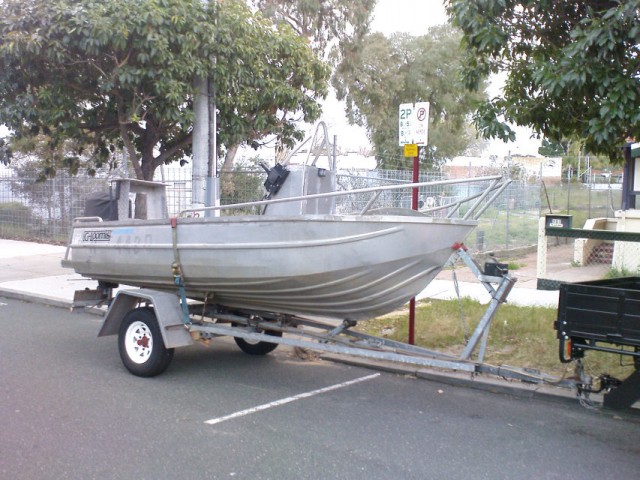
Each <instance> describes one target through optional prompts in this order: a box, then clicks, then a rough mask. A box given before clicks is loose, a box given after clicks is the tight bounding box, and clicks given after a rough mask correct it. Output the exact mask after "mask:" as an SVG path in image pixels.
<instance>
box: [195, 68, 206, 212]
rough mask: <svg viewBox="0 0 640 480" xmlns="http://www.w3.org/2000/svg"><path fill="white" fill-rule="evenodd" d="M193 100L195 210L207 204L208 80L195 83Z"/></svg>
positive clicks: (202, 79)
mask: <svg viewBox="0 0 640 480" xmlns="http://www.w3.org/2000/svg"><path fill="white" fill-rule="evenodd" d="M194 87H195V95H196V96H195V98H194V100H193V113H194V120H193V166H192V168H193V170H192V172H191V205H192V208H194V209H199V208H203V207H204V206H205V204H206V201H205V194H206V183H207V167H208V163H209V158H208V157H209V86H208V82H207V79H206V78H197V79H196V80H195V81H194Z"/></svg>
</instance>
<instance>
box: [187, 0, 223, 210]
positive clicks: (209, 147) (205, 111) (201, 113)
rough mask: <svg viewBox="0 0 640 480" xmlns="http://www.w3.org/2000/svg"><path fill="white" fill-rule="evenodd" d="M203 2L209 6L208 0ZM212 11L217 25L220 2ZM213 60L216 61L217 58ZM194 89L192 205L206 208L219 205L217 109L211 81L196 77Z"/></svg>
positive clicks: (215, 3)
mask: <svg viewBox="0 0 640 480" xmlns="http://www.w3.org/2000/svg"><path fill="white" fill-rule="evenodd" d="M203 3H204V4H205V5H206V6H209V5H210V3H209V2H208V1H207V0H204V2H203ZM213 9H214V18H215V22H216V24H217V2H213ZM211 61H212V62H215V59H211ZM194 90H195V98H194V100H193V113H194V120H193V144H192V146H193V165H192V173H191V205H192V208H204V207H209V206H213V205H217V204H218V181H217V171H218V151H217V109H216V105H215V95H214V94H215V89H214V88H213V82H212V81H211V79H209V78H206V77H201V78H196V79H195V80H194ZM212 92H213V93H214V94H213V95H212Z"/></svg>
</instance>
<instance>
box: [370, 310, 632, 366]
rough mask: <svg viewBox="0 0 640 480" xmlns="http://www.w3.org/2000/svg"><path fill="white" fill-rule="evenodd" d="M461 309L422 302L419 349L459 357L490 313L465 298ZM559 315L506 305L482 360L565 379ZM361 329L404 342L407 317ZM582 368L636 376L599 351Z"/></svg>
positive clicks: (587, 357)
mask: <svg viewBox="0 0 640 480" xmlns="http://www.w3.org/2000/svg"><path fill="white" fill-rule="evenodd" d="M461 304H462V314H461V309H460V306H459V304H458V301H457V300H430V301H428V302H424V303H419V304H418V306H417V308H416V322H415V324H416V328H415V339H416V342H415V343H416V345H419V346H422V347H425V348H429V349H436V350H439V351H443V352H446V353H452V354H459V353H461V352H462V350H463V349H464V346H465V340H467V339H468V337H469V336H471V334H472V333H473V330H474V328H475V327H476V325H477V323H478V321H479V320H480V318H481V317H482V315H483V314H484V312H485V310H486V308H487V307H486V305H482V304H480V303H479V302H476V301H474V300H471V299H468V298H463V299H461ZM556 316H557V310H556V309H555V308H545V307H518V306H514V305H509V304H504V305H502V306H501V307H500V309H499V310H498V311H497V313H496V315H495V317H494V319H493V322H492V325H491V329H490V332H489V340H488V342H487V350H486V352H485V358H484V361H485V362H486V363H489V364H493V365H510V366H514V367H522V368H534V369H537V370H540V371H542V372H545V373H549V374H552V375H557V376H560V375H562V374H563V373H564V371H565V365H564V364H562V363H560V360H559V358H558V340H557V339H556V331H555V330H554V328H553V322H554V321H555V320H556ZM359 329H360V330H361V331H363V332H366V333H368V334H371V335H376V336H381V337H385V338H389V339H393V340H397V341H400V342H406V341H407V338H408V315H407V314H406V312H399V313H397V314H392V315H387V316H384V317H380V318H376V319H373V320H370V321H367V322H363V323H362V324H360V326H359ZM474 353H475V352H474ZM584 364H585V367H586V368H587V370H588V373H589V374H591V375H593V376H597V375H599V374H601V373H608V374H610V375H612V376H614V377H617V378H626V377H627V376H628V375H629V374H631V373H632V372H633V366H632V365H631V362H630V361H629V359H621V358H620V356H618V355H612V354H605V353H601V352H586V354H585V359H584Z"/></svg>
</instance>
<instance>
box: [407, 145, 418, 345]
mask: <svg viewBox="0 0 640 480" xmlns="http://www.w3.org/2000/svg"><path fill="white" fill-rule="evenodd" d="M419 177H420V147H418V155H416V156H415V157H413V183H418V180H419ZM411 208H412V209H413V210H418V187H414V188H413V189H412V190H411ZM415 329H416V299H415V297H414V298H412V299H411V300H410V301H409V345H415Z"/></svg>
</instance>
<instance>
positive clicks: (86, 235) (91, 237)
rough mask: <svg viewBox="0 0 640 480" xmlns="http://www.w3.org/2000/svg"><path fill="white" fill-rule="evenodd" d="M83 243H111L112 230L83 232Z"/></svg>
mask: <svg viewBox="0 0 640 480" xmlns="http://www.w3.org/2000/svg"><path fill="white" fill-rule="evenodd" d="M82 241H83V242H89V243H96V242H110V241H111V230H85V231H84V232H82Z"/></svg>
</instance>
